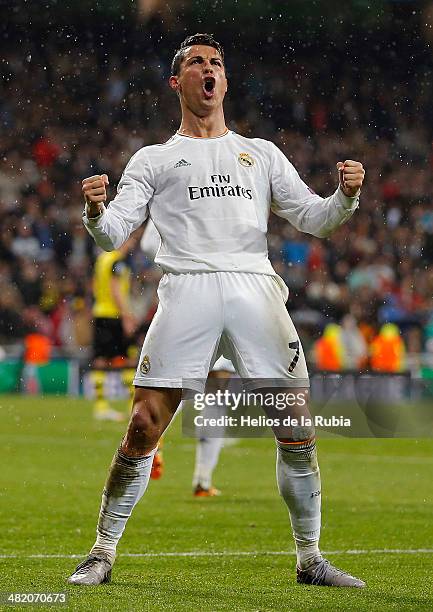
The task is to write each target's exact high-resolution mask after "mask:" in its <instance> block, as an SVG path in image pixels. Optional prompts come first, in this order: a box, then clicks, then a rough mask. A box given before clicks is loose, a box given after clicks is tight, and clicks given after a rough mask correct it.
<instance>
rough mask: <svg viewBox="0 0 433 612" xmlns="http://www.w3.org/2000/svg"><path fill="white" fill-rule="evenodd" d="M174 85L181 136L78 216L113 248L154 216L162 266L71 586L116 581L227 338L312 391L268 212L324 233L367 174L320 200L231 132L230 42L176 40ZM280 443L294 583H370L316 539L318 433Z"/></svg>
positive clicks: (347, 174)
mask: <svg viewBox="0 0 433 612" xmlns="http://www.w3.org/2000/svg"><path fill="white" fill-rule="evenodd" d="M169 84H170V87H171V88H172V89H173V91H175V92H176V93H177V95H178V98H179V102H180V107H181V111H182V120H181V124H180V128H179V130H178V131H177V132H176V134H174V136H173V137H172V138H170V140H168V142H166V143H165V144H160V145H153V146H147V147H144V148H142V149H140V150H139V151H138V152H137V153H136V154H135V155H134V156H133V157H132V158H131V160H130V162H129V163H128V165H127V167H126V169H125V172H124V174H123V176H122V178H121V181H120V183H119V188H118V193H117V196H116V197H115V198H114V200H113V201H112V202H111V203H110V206H109V207H108V208H105V206H104V203H105V201H106V198H107V195H106V188H105V185H106V183H107V178H106V176H99V175H98V176H92V177H90V178H87V179H85V180H84V181H83V193H84V196H85V200H86V206H85V212H84V215H83V220H84V224H85V226H86V228H87V229H88V231H89V232H90V233H91V234H92V236H93V237H94V239H95V241H96V242H97V244H98V245H99V246H101V247H103V248H104V249H106V250H108V251H110V250H113V249H116V248H119V246H120V245H121V244H123V242H124V241H125V240H127V238H128V236H129V235H130V233H131V232H132V231H133V230H135V229H136V228H138V227H140V226H141V224H142V223H143V222H144V220H145V219H146V218H147V217H148V216H149V215H150V217H151V219H152V221H153V222H154V224H155V226H156V228H157V230H158V232H159V234H160V236H161V239H162V240H161V247H160V249H159V251H158V255H157V257H156V263H158V264H160V265H161V267H162V269H163V270H164V276H163V277H162V279H161V282H160V284H159V288H158V294H159V306H158V311H157V313H156V315H155V317H154V319H153V321H152V324H151V326H150V328H149V331H148V334H147V336H146V338H145V341H144V344H143V348H142V352H141V357H140V360H139V365H138V367H137V372H136V376H135V379H134V385H135V387H136V389H135V395H134V404H133V410H132V414H131V419H130V422H129V425H128V428H127V431H126V434H125V436H124V438H123V440H122V442H121V445H120V447H119V449H118V450H117V452H116V453H115V455H114V458H113V461H112V464H111V467H110V471H109V475H108V478H107V481H106V484H105V488H104V491H103V495H102V504H101V510H100V514H99V521H98V527H97V538H96V542H95V544H94V546H93V547H92V549H91V551H90V554H89V556H88V557H87V559H85V560H84V561H83V562H82V563H80V565H79V566H78V567H77V568H76V570H75V572H74V573H73V574H72V576H70V578H69V582H70V583H72V584H83V585H89V584H100V583H103V582H107V581H109V580H110V576H111V569H112V566H113V563H114V561H115V557H116V547H117V544H118V542H119V539H120V537H121V535H122V533H123V531H124V529H125V526H126V522H127V520H128V518H129V517H130V515H131V513H132V510H133V508H134V506H135V504H136V503H137V502H138V500H139V499H140V498H141V496H142V495H143V493H144V491H145V489H146V487H147V484H148V481H149V473H150V469H151V465H152V458H153V453H154V451H155V447H156V445H157V442H158V440H159V438H160V437H161V435H162V433H163V431H164V430H165V428H166V427H167V425H168V423H169V422H170V420H171V418H172V416H173V414H174V413H175V411H176V408H177V406H178V404H179V402H180V399H181V389H182V387H185V388H191V387H193V388H195V389H197V390H198V391H200V392H201V391H203V380H204V379H206V377H207V374H208V371H209V369H210V368H211V367H212V364H213V363H214V360H215V359H216V358H217V357H218V351H219V350H220V349H223V350H224V355H225V356H229V357H230V358H231V361H232V362H233V363H234V365H235V367H236V369H237V371H238V372H239V373H240V374H241V376H242V377H244V378H246V379H248V380H249V381H250V383H249V384H250V388H251V389H257V388H258V389H262V388H266V386H269V385H271V382H266V381H273V380H277V379H279V380H280V381H281V380H282V381H284V388H285V390H290V389H291V390H294V391H296V395H297V396H300V397H302V396H303V397H304V400H305V398H306V397H307V387H308V372H307V367H306V363H305V357H304V354H303V351H302V347H301V345H300V342H299V338H298V335H297V333H296V330H295V328H294V326H293V323H292V321H291V319H290V317H289V315H288V313H287V310H286V307H285V302H286V300H287V297H288V295H287V288H286V286H285V285H284V283H283V282H282V280H281V279H280V278H279V277H278V276H277V275H276V273H275V271H274V270H273V268H272V266H271V263H270V261H269V259H268V256H267V243H266V232H267V221H268V216H269V213H270V212H271V210H272V211H273V212H274V213H275V214H277V215H279V216H280V217H283V218H284V219H287V220H288V221H289V222H290V223H291V224H292V225H293V226H294V227H295V228H297V229H298V230H300V231H303V232H308V233H311V234H313V235H315V236H319V237H323V236H328V235H329V234H330V233H331V232H332V231H333V230H334V229H336V228H337V227H339V226H340V225H341V224H342V223H344V222H345V221H347V220H348V219H349V218H350V217H351V216H352V214H353V213H354V211H355V210H356V208H357V207H358V199H359V193H360V188H361V186H362V183H363V179H364V170H363V167H362V164H361V163H359V162H357V161H353V160H346V161H345V162H341V161H340V162H338V163H337V170H338V174H339V185H338V186H337V189H336V191H335V192H334V193H333V194H332V195H331V196H329V197H327V198H321V197H320V196H318V195H316V194H314V193H313V192H312V191H311V190H310V189H309V188H308V187H307V185H306V184H305V183H304V182H303V181H302V180H301V178H300V177H299V175H298V173H297V172H296V170H295V168H294V167H293V166H292V164H291V163H290V162H289V161H288V160H287V158H286V157H285V156H284V155H283V154H282V152H281V151H280V150H279V149H278V148H277V147H276V146H275V145H274V144H273V143H271V142H269V141H267V140H262V139H249V138H245V137H243V136H240V135H239V134H236V133H234V132H232V131H230V130H228V129H227V127H226V124H225V119H224V111H223V100H224V96H225V94H226V92H227V79H226V74H225V68H224V57H223V50H222V48H221V45H220V44H219V43H218V42H217V41H215V40H214V39H213V38H212V36H210V35H207V34H197V35H194V36H191V37H189V38H187V39H186V40H185V41H184V42H183V43H182V45H181V47H180V49H179V50H178V51H177V52H176V54H175V56H174V59H173V63H172V75H171V77H170V80H169ZM185 381H186V382H185ZM194 381H195V382H194ZM302 394H303V395H302ZM276 446H277V480H278V486H279V491H280V494H281V495H282V497H283V499H284V501H285V503H286V504H287V507H288V510H289V514H290V519H291V524H292V531H293V535H294V539H295V544H296V554H297V580H298V582H300V583H307V584H314V585H329V586H341V587H363V586H364V585H365V583H364V582H363V581H362V580H359V579H357V578H354V577H353V576H350V575H349V574H346V573H345V572H342V571H341V570H338V569H336V568H335V567H333V566H332V565H331V564H330V563H329V562H328V561H327V560H326V559H324V558H323V557H322V555H321V553H320V550H319V534H320V475H319V468H318V464H317V454H316V447H315V440H314V430H313V429H312V428H308V427H296V426H294V427H293V428H292V430H291V435H290V437H286V436H284V437H283V438H282V439H278V438H277V440H276Z"/></svg>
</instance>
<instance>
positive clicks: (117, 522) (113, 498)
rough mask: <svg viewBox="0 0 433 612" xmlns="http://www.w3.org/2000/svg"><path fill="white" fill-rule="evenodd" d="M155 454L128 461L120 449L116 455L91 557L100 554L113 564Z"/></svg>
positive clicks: (107, 483)
mask: <svg viewBox="0 0 433 612" xmlns="http://www.w3.org/2000/svg"><path fill="white" fill-rule="evenodd" d="M155 451H156V449H155V450H154V451H152V452H151V453H150V454H149V455H146V456H145V457H128V456H127V455H125V454H124V453H123V452H122V451H121V450H120V449H119V450H117V451H116V453H115V455H114V457H113V461H112V463H111V467H110V471H109V473H108V478H107V482H106V483H105V486H104V490H103V492H102V502H101V509H100V511H99V520H98V526H97V529H96V542H95V544H94V545H93V548H92V549H91V551H90V553H91V554H102V555H103V556H104V557H106V558H107V559H108V560H109V561H110V563H111V564H113V563H114V559H115V558H116V547H117V543H118V542H119V540H120V538H121V536H122V533H123V531H124V529H125V526H126V522H127V520H128V519H129V517H130V516H131V513H132V510H133V508H134V506H135V504H136V503H137V502H138V501H139V500H140V499H141V497H142V495H143V493H144V492H145V490H146V488H147V485H148V482H149V478H150V471H151V469H152V462H153V456H154V454H155Z"/></svg>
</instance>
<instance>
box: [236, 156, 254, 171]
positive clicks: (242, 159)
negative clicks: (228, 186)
mask: <svg viewBox="0 0 433 612" xmlns="http://www.w3.org/2000/svg"><path fill="white" fill-rule="evenodd" d="M238 161H239V163H240V164H241V165H242V166H246V167H247V168H251V166H254V159H253V158H252V157H251V155H250V154H249V153H239V157H238Z"/></svg>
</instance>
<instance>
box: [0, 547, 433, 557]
mask: <svg viewBox="0 0 433 612" xmlns="http://www.w3.org/2000/svg"><path fill="white" fill-rule="evenodd" d="M322 553H323V554H324V555H420V554H421V555H433V548H372V549H354V550H325V551H322ZM295 554H296V553H295V551H285V550H239V551H221V552H217V551H215V552H212V551H201V550H198V551H190V552H186V551H185V552H153V553H152V552H149V553H120V554H119V555H118V556H119V557H134V558H146V557H260V556H262V557H263V556H293V555H295ZM85 556H86V555H85V554H84V553H83V554H74V555H62V554H57V555H44V554H38V555H20V554H10V555H0V559H81V558H83V557H85Z"/></svg>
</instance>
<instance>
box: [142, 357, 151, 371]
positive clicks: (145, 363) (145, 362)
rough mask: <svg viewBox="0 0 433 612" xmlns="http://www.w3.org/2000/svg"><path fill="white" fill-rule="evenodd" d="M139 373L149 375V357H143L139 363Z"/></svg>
mask: <svg viewBox="0 0 433 612" xmlns="http://www.w3.org/2000/svg"><path fill="white" fill-rule="evenodd" d="M140 372H141V373H142V374H149V372H150V359H149V355H145V356H144V357H143V359H142V360H141V363H140Z"/></svg>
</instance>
